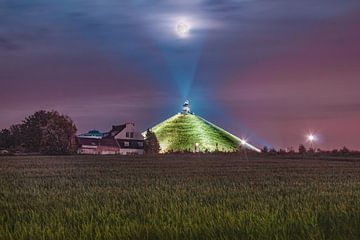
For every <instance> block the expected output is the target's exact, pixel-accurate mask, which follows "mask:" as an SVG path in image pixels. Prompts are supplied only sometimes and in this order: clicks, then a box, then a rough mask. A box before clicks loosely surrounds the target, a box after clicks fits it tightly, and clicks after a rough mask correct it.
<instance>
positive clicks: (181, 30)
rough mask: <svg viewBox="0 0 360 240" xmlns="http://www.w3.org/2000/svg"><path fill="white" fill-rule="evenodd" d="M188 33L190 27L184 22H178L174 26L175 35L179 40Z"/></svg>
mask: <svg viewBox="0 0 360 240" xmlns="http://www.w3.org/2000/svg"><path fill="white" fill-rule="evenodd" d="M189 31H190V25H189V23H187V22H185V21H181V22H178V23H177V24H176V26H175V32H176V34H177V35H178V36H179V37H181V38H184V37H186V36H187V35H188V34H189Z"/></svg>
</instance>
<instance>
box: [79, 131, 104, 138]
mask: <svg viewBox="0 0 360 240" xmlns="http://www.w3.org/2000/svg"><path fill="white" fill-rule="evenodd" d="M79 136H80V137H87V138H102V136H103V134H102V133H101V132H100V131H98V130H95V129H93V130H91V131H89V132H87V133H83V134H80V135H79Z"/></svg>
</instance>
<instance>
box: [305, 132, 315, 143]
mask: <svg viewBox="0 0 360 240" xmlns="http://www.w3.org/2000/svg"><path fill="white" fill-rule="evenodd" d="M307 140H308V141H309V142H314V141H316V136H315V135H314V134H309V135H308V136H307Z"/></svg>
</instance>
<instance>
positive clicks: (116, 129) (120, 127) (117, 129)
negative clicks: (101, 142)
mask: <svg viewBox="0 0 360 240" xmlns="http://www.w3.org/2000/svg"><path fill="white" fill-rule="evenodd" d="M125 128H126V124H121V125H114V126H112V129H111V130H110V132H106V133H104V134H103V138H112V137H115V136H116V135H117V134H119V133H120V132H121V131H122V130H124V129H125Z"/></svg>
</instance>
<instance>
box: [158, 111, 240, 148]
mask: <svg viewBox="0 0 360 240" xmlns="http://www.w3.org/2000/svg"><path fill="white" fill-rule="evenodd" d="M152 131H153V132H154V133H155V134H156V136H157V138H158V140H159V142H160V147H161V151H162V152H169V151H195V144H196V143H198V145H199V147H198V148H199V151H201V152H205V151H206V150H207V151H210V152H213V151H216V150H219V151H223V152H233V151H236V150H237V148H238V146H239V144H240V141H239V140H238V139H237V138H236V137H235V136H233V135H231V134H230V133H228V132H226V131H225V130H223V129H221V128H219V127H217V126H215V125H213V124H211V123H209V122H207V121H206V120H204V119H203V118H201V117H199V116H196V115H192V114H177V115H175V116H173V117H171V118H169V119H167V120H165V121H164V122H162V123H160V124H158V125H156V126H155V127H153V128H152Z"/></svg>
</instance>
